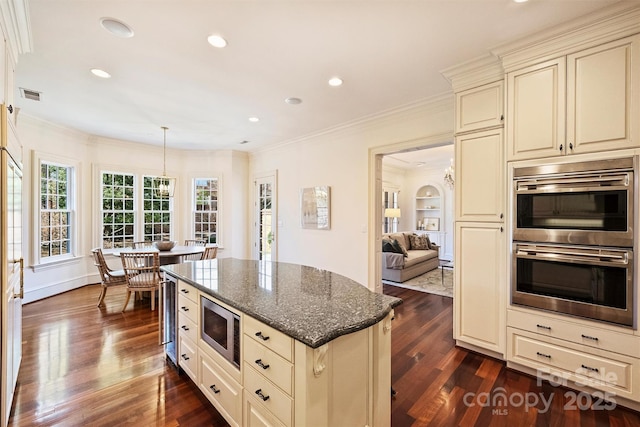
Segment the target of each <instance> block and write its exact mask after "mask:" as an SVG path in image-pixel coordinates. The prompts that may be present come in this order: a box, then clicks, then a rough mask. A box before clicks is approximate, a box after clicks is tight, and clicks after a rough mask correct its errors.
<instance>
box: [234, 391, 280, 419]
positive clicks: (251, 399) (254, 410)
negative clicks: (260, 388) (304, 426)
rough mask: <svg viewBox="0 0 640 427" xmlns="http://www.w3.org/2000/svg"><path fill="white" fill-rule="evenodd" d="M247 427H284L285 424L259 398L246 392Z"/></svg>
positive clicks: (245, 412)
mask: <svg viewBox="0 0 640 427" xmlns="http://www.w3.org/2000/svg"><path fill="white" fill-rule="evenodd" d="M244 425H245V427H283V426H284V424H282V423H281V422H280V420H278V418H276V416H275V415H273V414H272V413H271V412H269V411H268V410H267V409H266V408H265V407H264V406H262V405H261V404H260V401H259V399H258V396H256V395H255V394H254V395H253V396H252V395H251V393H248V392H247V391H246V390H245V391H244Z"/></svg>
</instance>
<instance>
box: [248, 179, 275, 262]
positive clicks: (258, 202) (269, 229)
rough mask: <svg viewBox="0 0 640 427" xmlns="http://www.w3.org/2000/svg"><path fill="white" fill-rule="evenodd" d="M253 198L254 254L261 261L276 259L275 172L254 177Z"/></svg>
mask: <svg viewBox="0 0 640 427" xmlns="http://www.w3.org/2000/svg"><path fill="white" fill-rule="evenodd" d="M254 200H255V207H254V217H255V222H254V224H255V232H254V256H255V258H256V259H258V260H261V261H262V260H264V261H277V245H276V231H277V209H276V176H275V173H274V174H273V175H266V176H262V177H259V178H256V180H255V195H254Z"/></svg>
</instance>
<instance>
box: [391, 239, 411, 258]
mask: <svg viewBox="0 0 640 427" xmlns="http://www.w3.org/2000/svg"><path fill="white" fill-rule="evenodd" d="M393 246H394V248H396V249H397V250H398V253H399V254H403V255H404V256H405V257H407V256H409V254H408V253H407V250H406V249H405V247H404V245H403V244H402V243H400V242H399V241H398V240H397V239H395V240H394V241H393Z"/></svg>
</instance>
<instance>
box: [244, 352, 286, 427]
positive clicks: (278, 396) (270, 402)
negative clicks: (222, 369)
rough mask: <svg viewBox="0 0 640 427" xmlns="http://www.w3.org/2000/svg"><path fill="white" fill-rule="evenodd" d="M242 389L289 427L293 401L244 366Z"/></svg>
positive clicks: (251, 369)
mask: <svg viewBox="0 0 640 427" xmlns="http://www.w3.org/2000/svg"><path fill="white" fill-rule="evenodd" d="M244 366H245V369H244V386H245V387H244V388H245V391H246V392H247V393H250V394H252V395H254V396H255V397H257V398H258V400H259V401H260V402H261V404H262V405H263V406H264V407H265V408H266V409H267V410H269V412H271V413H272V414H274V415H275V416H276V417H278V419H279V420H280V421H281V422H282V423H283V424H284V425H285V426H291V423H292V419H293V415H292V411H293V401H292V399H291V398H290V397H289V396H287V395H286V394H285V393H284V392H283V391H282V390H280V389H278V387H276V386H275V385H273V383H272V382H271V381H269V380H267V379H266V378H265V377H263V376H262V375H261V374H259V373H258V371H256V370H255V369H253V368H252V367H250V366H249V365H247V364H245V365H244Z"/></svg>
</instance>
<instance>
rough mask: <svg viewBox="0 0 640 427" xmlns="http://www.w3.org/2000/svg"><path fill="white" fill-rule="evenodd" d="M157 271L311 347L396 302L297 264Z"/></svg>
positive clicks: (221, 261) (230, 263)
mask: <svg viewBox="0 0 640 427" xmlns="http://www.w3.org/2000/svg"><path fill="white" fill-rule="evenodd" d="M161 269H162V270H163V271H165V272H166V273H167V274H169V275H171V276H173V277H175V278H177V279H180V280H183V281H184V282H186V283H188V284H190V285H193V286H195V287H196V288H197V289H199V290H200V291H202V292H204V293H205V294H208V295H210V296H211V297H213V298H215V299H218V300H220V301H222V302H224V303H225V304H227V305H229V306H230V307H232V308H235V309H237V310H238V311H240V312H242V313H245V314H247V315H249V316H251V317H254V318H256V319H258V320H260V321H262V322H264V323H266V324H267V325H269V326H271V327H272V328H275V329H277V330H279V331H281V332H283V333H285V334H287V335H289V336H290V337H292V338H294V339H296V340H298V341H300V342H302V343H304V344H306V345H308V346H309V347H311V348H317V347H320V346H321V345H323V344H326V343H328V342H329V341H331V340H333V339H335V338H338V337H339V336H342V335H346V334H349V333H352V332H356V331H359V330H362V329H365V328H368V327H369V326H372V325H374V324H376V323H378V322H379V321H381V320H382V319H384V318H385V317H386V316H387V314H389V312H390V311H391V310H392V309H393V308H394V307H397V306H398V305H400V304H402V300H401V299H399V298H395V297H391V296H388V295H383V294H379V293H376V292H371V291H370V290H369V289H368V288H366V287H365V286H362V285H361V284H359V283H357V282H355V281H354V280H351V279H349V278H347V277H344V276H342V275H340V274H337V273H333V272H331V271H327V270H321V269H317V268H314V267H308V266H304V265H298V264H291V263H283V262H273V261H257V260H243V259H236V258H218V259H213V260H205V261H193V262H185V263H182V264H172V265H165V266H162V267H161Z"/></svg>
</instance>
